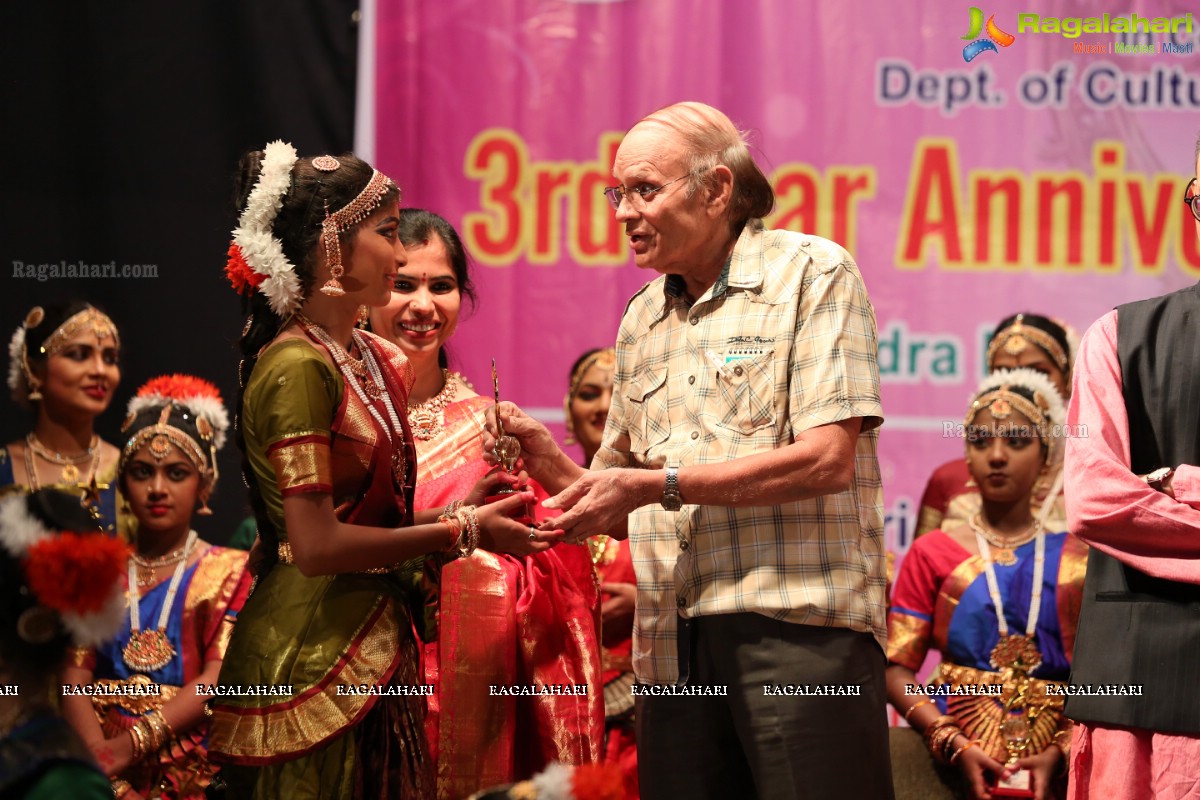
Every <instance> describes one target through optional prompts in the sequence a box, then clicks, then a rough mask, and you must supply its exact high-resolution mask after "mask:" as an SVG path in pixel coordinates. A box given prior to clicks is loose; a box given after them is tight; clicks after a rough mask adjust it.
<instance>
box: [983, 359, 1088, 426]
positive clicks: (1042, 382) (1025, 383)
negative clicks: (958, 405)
mask: <svg viewBox="0 0 1200 800" xmlns="http://www.w3.org/2000/svg"><path fill="white" fill-rule="evenodd" d="M1001 386H1020V387H1023V388H1025V389H1028V390H1029V391H1030V392H1032V393H1033V396H1034V398H1035V403H1037V400H1036V398H1038V396H1041V398H1042V399H1043V400H1044V401H1045V402H1044V404H1043V403H1037V405H1038V406H1039V407H1041V408H1042V409H1043V410H1044V412H1045V414H1046V419H1047V420H1048V421H1049V423H1050V424H1051V425H1052V426H1060V427H1061V426H1062V425H1063V424H1064V423H1065V422H1066V421H1067V407H1066V404H1065V403H1064V402H1063V398H1062V395H1060V394H1059V393H1058V389H1056V388H1055V386H1054V383H1053V382H1051V380H1050V379H1049V378H1048V377H1046V375H1045V373H1042V372H1038V371H1037V370H1035V369H1030V368H1029V367H1019V368H1018V369H998V370H996V371H995V372H993V373H991V374H990V375H988V376H987V377H986V378H984V379H983V380H982V381H980V382H979V389H978V390H977V391H976V392H975V395H974V397H978V396H979V395H981V394H983V393H984V392H991V391H995V390H996V389H999V388H1000V387H1001Z"/></svg>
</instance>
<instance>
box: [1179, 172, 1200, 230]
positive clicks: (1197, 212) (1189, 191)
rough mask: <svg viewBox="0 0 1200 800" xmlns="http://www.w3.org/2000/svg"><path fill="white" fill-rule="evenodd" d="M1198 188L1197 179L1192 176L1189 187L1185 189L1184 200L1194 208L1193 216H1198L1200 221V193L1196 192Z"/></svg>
mask: <svg viewBox="0 0 1200 800" xmlns="http://www.w3.org/2000/svg"><path fill="white" fill-rule="evenodd" d="M1197 189H1198V187H1197V186H1196V179H1195V178H1192V179H1191V180H1190V181H1188V185H1187V188H1186V189H1184V190H1183V202H1184V203H1186V204H1187V206H1188V208H1190V209H1191V210H1192V216H1193V217H1195V218H1196V221H1197V222H1200V194H1194V192H1196V191H1197Z"/></svg>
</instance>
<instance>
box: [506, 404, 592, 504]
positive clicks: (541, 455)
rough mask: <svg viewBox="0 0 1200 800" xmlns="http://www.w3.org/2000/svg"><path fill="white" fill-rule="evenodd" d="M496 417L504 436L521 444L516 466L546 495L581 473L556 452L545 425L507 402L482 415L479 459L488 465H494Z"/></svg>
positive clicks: (574, 464)
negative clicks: (522, 469) (502, 426)
mask: <svg viewBox="0 0 1200 800" xmlns="http://www.w3.org/2000/svg"><path fill="white" fill-rule="evenodd" d="M497 413H499V414H500V419H501V421H502V422H503V423H504V435H505V436H512V437H514V438H515V439H516V440H517V441H518V442H520V444H521V462H520V463H522V464H524V467H525V469H526V471H528V473H529V475H530V476H532V477H533V479H534V480H536V481H537V482H538V483H540V484H541V485H542V486H543V487H544V488H545V489H546V490H547V491H550V492H553V491H556V490H558V489H561V488H562V487H564V486H566V485H568V484H569V483H570V482H571V481H573V480H574V479H575V478H576V477H578V476H579V474H581V473H583V472H584V469H583V467H581V466H579V465H578V464H576V463H575V462H574V461H572V460H571V457H570V456H568V455H567V454H566V453H564V452H563V451H562V450H560V449H559V447H558V444H557V443H556V442H555V441H554V437H553V436H551V435H550V431H549V430H547V429H546V426H545V425H543V424H542V423H540V422H538V421H537V420H535V419H534V418H533V417H531V416H529V415H528V414H526V413H525V412H524V411H522V410H521V409H519V408H517V406H515V405H514V404H512V403H510V402H507V401H505V402H503V403H501V404H500V405H499V406H494V407H493V408H492V410H491V411H490V412H488V413H487V414H485V415H484V420H485V421H484V431H483V458H484V460H485V461H486V462H487V463H488V464H492V465H494V464H496V463H497V461H496V457H495V454H494V453H493V452H492V450H493V449H494V448H495V446H496V439H497V435H498V432H497V429H496V414H497Z"/></svg>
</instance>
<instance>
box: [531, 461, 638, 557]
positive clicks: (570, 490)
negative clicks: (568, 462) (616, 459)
mask: <svg viewBox="0 0 1200 800" xmlns="http://www.w3.org/2000/svg"><path fill="white" fill-rule="evenodd" d="M661 480H662V472H661V471H659V470H641V469H618V468H613V469H604V470H599V471H597V472H585V473H584V475H583V476H582V477H581V478H579V480H577V481H575V482H574V483H573V484H571V485H570V486H568V487H567V488H566V489H564V490H563V491H561V492H559V493H558V494H557V495H555V496H554V497H551V498H550V499H549V500H546V501H545V502H544V503H542V506H543V507H545V508H561V509H564V511H565V512H566V513H564V514H563V515H562V516H560V517H555V518H553V519H549V520H546V521H545V522H543V523H542V529H543V530H553V529H560V530H564V531H566V532H567V535H566V538H565V539H564V540H563V541H566V542H582V541H583V540H584V539H586V538H587V537H589V536H594V535H596V534H597V533H606V534H608V535H609V536H612V537H613V538H615V539H624V538H625V537H626V536H628V535H629V534H628V523H629V514H630V513H631V512H632V511H633V510H634V509H636V508H638V507H640V506H644V505H648V504H649V503H651V502H653V498H654V497H655V496H656V495H654V494H653V492H654V489H653V488H652V487H657V486H658V485H659V484H658V482H659V481H661ZM652 481H654V482H653V483H652Z"/></svg>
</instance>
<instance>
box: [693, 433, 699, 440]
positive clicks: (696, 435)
mask: <svg viewBox="0 0 1200 800" xmlns="http://www.w3.org/2000/svg"><path fill="white" fill-rule="evenodd" d="M692 438H693V439H699V438H700V431H692Z"/></svg>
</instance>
